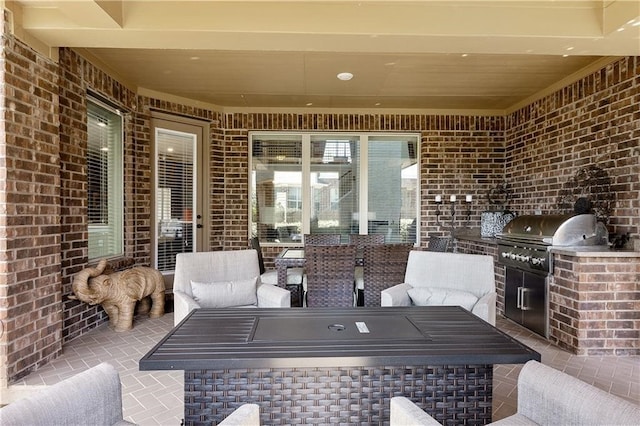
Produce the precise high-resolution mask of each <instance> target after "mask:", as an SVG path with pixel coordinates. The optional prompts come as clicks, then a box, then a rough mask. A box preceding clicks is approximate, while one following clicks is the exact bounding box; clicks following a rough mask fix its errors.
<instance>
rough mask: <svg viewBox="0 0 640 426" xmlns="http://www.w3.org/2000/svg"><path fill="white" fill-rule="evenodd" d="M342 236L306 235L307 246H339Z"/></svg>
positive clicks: (305, 242) (305, 243)
mask: <svg viewBox="0 0 640 426" xmlns="http://www.w3.org/2000/svg"><path fill="white" fill-rule="evenodd" d="M338 244H340V234H304V245H305V246H308V245H310V246H337V245H338Z"/></svg>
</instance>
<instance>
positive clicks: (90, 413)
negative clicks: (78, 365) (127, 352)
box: [0, 363, 134, 426]
mask: <svg viewBox="0 0 640 426" xmlns="http://www.w3.org/2000/svg"><path fill="white" fill-rule="evenodd" d="M0 424H1V425H2V426H14V425H15V426H18V425H21V426H22V425H23V426H40V425H42V426H45V425H46V426H55V425H92V426H102V425H132V424H134V423H129V422H127V421H125V420H124V419H123V415H122V386H121V384H120V376H119V375H118V372H117V371H116V369H115V368H113V366H111V365H109V364H107V363H102V364H99V365H97V366H95V367H92V368H90V369H88V370H85V371H83V372H82V373H79V374H76V375H75V376H73V377H70V378H68V379H65V380H62V381H60V382H58V383H56V384H55V385H51V386H49V387H47V388H45V389H42V390H40V391H37V392H35V393H34V394H33V395H31V396H29V397H26V398H23V399H19V400H17V401H15V402H12V403H11V404H9V405H7V406H6V407H3V408H2V409H0Z"/></svg>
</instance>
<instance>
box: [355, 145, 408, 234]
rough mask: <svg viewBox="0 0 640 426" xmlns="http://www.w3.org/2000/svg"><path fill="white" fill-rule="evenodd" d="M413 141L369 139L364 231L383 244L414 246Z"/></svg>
mask: <svg viewBox="0 0 640 426" xmlns="http://www.w3.org/2000/svg"><path fill="white" fill-rule="evenodd" d="M416 152H417V139H416V138H414V137H394V136H371V137H369V156H368V159H369V165H368V170H369V173H368V174H369V178H368V185H367V186H368V191H367V192H368V197H369V198H368V204H369V206H368V207H369V208H368V210H369V211H368V220H369V221H368V229H369V233H370V234H372V233H375V234H385V235H386V241H387V242H391V243H393V242H415V241H416V222H417V219H416V214H417V208H416V207H417V206H416V202H417V190H418V162H417V158H416Z"/></svg>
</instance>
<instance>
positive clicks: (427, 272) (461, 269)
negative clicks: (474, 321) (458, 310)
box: [380, 250, 496, 325]
mask: <svg viewBox="0 0 640 426" xmlns="http://www.w3.org/2000/svg"><path fill="white" fill-rule="evenodd" d="M380 298H381V300H380V302H381V305H382V306H411V305H420V306H425V305H449V306H451V305H453V306H462V307H464V308H466V309H467V310H469V311H471V312H472V313H473V314H475V315H476V316H478V317H479V318H482V319H483V320H485V321H487V322H488V323H490V324H491V325H495V323H496V284H495V272H494V266H493V257H492V256H487V255H479V254H463V253H442V252H433V251H419V250H412V251H411V252H410V253H409V259H408V261H407V270H406V273H405V277H404V283H402V284H398V285H395V286H393V287H389V288H388V289H386V290H383V291H382V292H381V293H380Z"/></svg>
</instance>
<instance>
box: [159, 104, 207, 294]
mask: <svg viewBox="0 0 640 426" xmlns="http://www.w3.org/2000/svg"><path fill="white" fill-rule="evenodd" d="M156 128H162V129H167V130H174V131H179V132H184V133H189V134H195V135H196V151H197V152H196V164H195V170H196V173H195V181H196V189H195V196H196V211H194V214H193V218H194V222H195V223H196V224H197V225H201V227H200V226H196V230H195V232H194V240H195V244H194V247H195V251H206V250H208V247H209V230H210V229H211V218H210V215H209V214H208V212H209V208H208V206H209V205H210V201H211V200H210V196H209V194H210V190H209V189H210V183H209V179H208V178H207V176H208V175H209V174H208V171H209V168H210V167H209V164H210V161H209V153H210V146H211V144H210V138H209V122H207V121H204V120H197V119H192V118H187V117H182V116H177V115H171V114H166V113H162V112H157V111H151V121H150V133H151V150H150V152H151V216H150V219H151V224H150V225H151V226H150V229H151V233H150V237H151V244H150V245H151V253H150V256H151V262H152V266H153V267H156V266H157V265H156V264H155V263H156V255H157V245H158V230H157V226H156V225H157V224H156V218H157V208H156V202H157V200H156V194H157V191H156V189H157V188H156V179H157V170H156V162H157V158H156V156H157V152H156ZM163 275H164V278H165V285H166V288H167V290H170V289H173V275H174V274H173V271H163Z"/></svg>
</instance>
